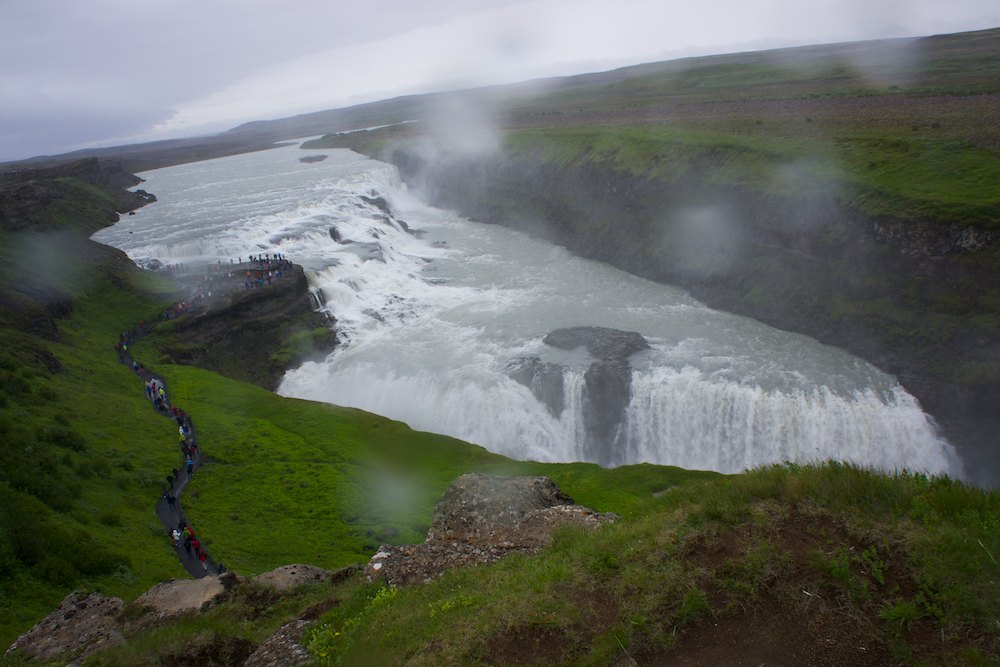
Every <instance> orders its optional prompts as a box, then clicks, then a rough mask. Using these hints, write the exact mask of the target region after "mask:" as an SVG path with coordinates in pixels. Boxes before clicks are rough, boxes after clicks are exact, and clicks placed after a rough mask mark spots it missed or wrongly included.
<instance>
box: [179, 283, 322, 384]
mask: <svg viewBox="0 0 1000 667" xmlns="http://www.w3.org/2000/svg"><path fill="white" fill-rule="evenodd" d="M237 282H238V281H237ZM333 324H334V320H333V319H332V318H330V317H329V316H327V315H324V314H322V313H319V312H317V311H315V310H313V300H312V297H311V295H310V290H309V283H308V280H307V279H306V275H305V272H304V271H303V269H302V267H301V266H299V265H297V264H296V265H292V268H291V269H290V270H289V271H288V272H287V273H286V274H285V275H283V276H282V277H281V278H280V279H276V280H274V282H273V283H272V284H270V285H268V286H267V287H266V288H261V289H245V288H243V287H242V286H240V285H237V286H236V287H235V288H234V289H233V290H231V291H225V292H224V293H222V294H216V296H215V297H214V298H213V299H211V300H210V302H209V303H208V305H207V307H206V308H205V309H203V310H198V311H196V312H194V313H192V314H191V315H187V316H184V317H182V318H180V319H178V320H177V321H176V322H175V323H174V324H173V326H172V327H171V329H170V334H169V335H168V336H166V337H164V338H163V339H162V340H161V343H160V345H159V347H160V349H161V350H162V351H163V353H164V355H165V357H166V359H167V360H169V361H170V362H171V363H179V364H187V365H191V366H198V367H200V368H207V369H210V370H214V371H218V372H220V373H222V374H223V375H227V376H229V377H232V378H236V379H238V380H244V381H246V382H253V383H254V384H257V385H259V386H261V387H264V388H265V389H274V388H276V387H277V385H278V383H279V381H280V380H281V376H282V375H283V374H284V372H285V371H286V370H287V369H288V368H290V367H292V366H295V365H297V364H299V363H302V362H303V361H305V360H306V359H309V358H312V357H316V356H322V355H326V354H328V353H329V352H330V351H331V350H332V349H333V347H334V346H335V345H336V342H337V339H336V335H335V334H334V333H333V331H332V329H331V327H332V326H333Z"/></svg>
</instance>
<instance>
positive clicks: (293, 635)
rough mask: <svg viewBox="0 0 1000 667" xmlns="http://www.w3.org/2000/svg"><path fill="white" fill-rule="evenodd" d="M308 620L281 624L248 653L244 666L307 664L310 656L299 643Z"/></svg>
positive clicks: (310, 660)
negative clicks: (254, 649) (255, 648)
mask: <svg viewBox="0 0 1000 667" xmlns="http://www.w3.org/2000/svg"><path fill="white" fill-rule="evenodd" d="M308 626H309V621H303V620H298V621H292V622H291V623H286V624H285V625H283V626H281V628H279V629H278V631H277V632H275V633H274V634H273V635H271V636H270V637H268V638H267V639H266V640H264V643H263V644H261V645H260V646H259V647H258V648H257V650H256V651H254V652H253V653H252V654H250V657H249V658H247V661H246V662H245V663H243V665H244V667H286V666H289V667H290V666H293V665H308V664H309V663H310V662H312V659H313V658H312V656H311V655H310V654H309V651H307V650H306V649H305V648H304V647H303V646H302V644H301V639H302V633H304V632H305V630H306V628H307V627H308Z"/></svg>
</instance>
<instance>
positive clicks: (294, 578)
mask: <svg viewBox="0 0 1000 667" xmlns="http://www.w3.org/2000/svg"><path fill="white" fill-rule="evenodd" d="M332 576H333V573H332V572H330V571H329V570H324V569H323V568H321V567H316V566H315V565H303V564H297V565H282V566H281V567H279V568H275V569H273V570H271V571H270V572H265V573H263V574H258V575H257V576H256V577H254V578H253V580H252V581H253V582H254V583H255V584H260V585H262V586H268V587H270V588H273V589H274V590H276V591H287V590H290V589H292V588H297V587H299V586H305V585H306V584H317V583H321V582H324V581H330V579H331V578H332Z"/></svg>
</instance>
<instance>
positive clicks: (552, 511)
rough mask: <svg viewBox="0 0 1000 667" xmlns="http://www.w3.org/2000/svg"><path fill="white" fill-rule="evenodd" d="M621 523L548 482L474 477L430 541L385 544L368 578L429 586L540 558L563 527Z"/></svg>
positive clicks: (437, 514)
mask: <svg viewBox="0 0 1000 667" xmlns="http://www.w3.org/2000/svg"><path fill="white" fill-rule="evenodd" d="M616 518H617V516H616V515H614V514H611V513H604V514H602V513H600V512H596V511H594V510H592V509H590V508H587V507H583V506H581V505H576V504H574V503H573V499H572V498H570V497H569V496H567V495H566V494H564V493H563V492H562V491H560V490H559V487H558V486H557V485H556V483H555V482H553V481H552V480H551V479H549V478H548V477H495V476H492V475H482V474H478V473H470V474H467V475H462V476H461V477H459V478H458V479H457V480H455V482H454V483H453V484H452V485H451V486H450V487H449V488H448V490H447V491H446V492H445V494H444V497H443V498H442V499H441V501H440V502H439V503H438V506H437V508H436V509H435V510H434V519H433V522H432V524H431V528H430V530H429V531H428V533H427V541H426V542H424V543H423V544H414V545H405V546H398V547H397V546H389V545H383V546H382V547H380V548H379V550H378V553H376V554H375V555H374V556H373V557H372V559H371V561H370V562H369V563H368V565H367V566H366V568H365V575H366V576H367V577H368V579H369V580H375V579H382V580H384V581H385V582H386V583H389V584H393V585H406V584H412V583H418V582H426V581H430V580H431V579H434V578H435V577H437V576H439V575H441V574H442V573H443V572H445V571H446V570H449V569H451V568H454V567H461V566H464V565H474V564H483V563H493V562H496V561H498V560H500V559H501V558H503V557H504V556H507V555H510V554H512V553H529V554H530V553H536V552H538V551H540V550H541V549H543V548H545V547H547V546H548V545H550V544H551V543H552V535H553V533H554V532H555V530H556V529H557V528H559V527H560V526H565V525H577V526H582V527H585V528H597V527H599V526H601V525H604V524H606V523H609V522H611V521H614V520H615V519H616Z"/></svg>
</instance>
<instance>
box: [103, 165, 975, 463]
mask: <svg viewBox="0 0 1000 667" xmlns="http://www.w3.org/2000/svg"><path fill="white" fill-rule="evenodd" d="M328 154H329V157H328V159H326V160H324V161H322V162H313V163H308V164H306V163H301V162H299V160H298V158H299V157H300V156H301V152H300V151H298V149H297V148H295V147H287V148H280V149H275V150H271V151H265V152H261V153H252V154H246V155H240V156H234V157H229V158H223V159H219V160H210V161H206V162H199V163H195V164H190V165H182V166H178V167H170V168H166V169H161V170H157V171H153V172H148V173H146V174H143V176H144V178H146V179H147V181H148V182H147V183H146V184H145V185H143V187H144V188H145V189H147V190H149V191H151V192H154V193H156V195H157V197H158V198H159V201H158V202H157V203H155V204H153V205H150V206H147V207H146V208H143V209H140V210H139V211H138V212H137V214H136V215H135V216H129V217H126V218H123V220H122V221H121V222H119V223H118V224H116V225H115V226H113V227H111V228H108V229H105V230H102V231H101V232H98V233H97V234H95V236H94V238H95V239H96V240H98V241H101V242H104V243H109V244H111V245H115V246H117V247H119V248H122V249H123V250H125V251H126V252H127V253H128V254H129V255H130V256H131V257H132V258H133V259H135V260H136V261H139V262H143V261H149V260H152V259H156V260H159V261H160V262H163V263H166V264H176V263H186V264H196V263H207V262H215V261H220V260H221V261H223V262H228V261H229V260H230V259H236V258H237V257H246V256H247V255H249V254H256V253H260V252H271V251H279V252H282V253H284V254H285V255H286V256H288V257H289V258H291V259H293V261H296V262H298V263H300V264H302V265H303V266H305V267H306V269H307V271H308V274H309V277H310V280H311V281H312V283H313V286H314V287H315V288H316V289H317V290H318V292H317V293H318V294H321V295H322V299H324V300H325V308H326V309H328V310H329V311H330V313H331V314H333V315H334V316H335V317H336V318H337V320H338V334H339V336H340V338H341V340H342V343H343V344H342V346H341V347H340V349H338V350H337V351H336V352H335V353H333V354H332V355H331V356H330V357H329V358H327V359H325V360H324V361H322V362H310V363H306V364H304V365H303V366H301V367H300V368H297V369H295V370H292V371H289V372H288V373H287V374H286V376H285V378H284V381H283V382H282V384H281V387H280V389H279V392H280V393H282V394H284V395H288V396H297V397H302V398H310V399H314V400H320V401H327V402H331V403H336V404H340V405H348V406H354V407H359V408H362V409H365V410H369V411H371V412H376V413H379V414H383V415H386V416H389V417H392V418H395V419H400V420H403V421H405V422H407V423H409V424H410V425H411V426H413V427H414V428H417V429H421V430H429V431H435V432H439V433H446V434H449V435H453V436H456V437H459V438H462V439H465V440H468V441H471V442H476V443H479V444H482V445H484V446H486V447H488V448H489V449H491V450H493V451H496V452H500V453H502V454H506V455H508V456H512V457H515V458H521V459H536V460H544V461H576V460H590V461H595V462H598V463H601V464H604V465H621V464H626V463H636V462H641V461H647V462H652V463H661V464H670V465H678V466H682V467H686V468H701V469H714V470H719V471H723V472H735V471H739V470H742V469H745V468H747V467H752V466H756V465H761V464H765V463H770V462H779V461H799V462H806V461H816V460H825V459H831V458H832V459H840V460H849V461H853V462H856V463H859V464H862V465H868V466H875V467H878V468H882V469H895V468H903V467H906V468H909V469H918V470H926V471H929V472H932V473H949V474H952V475H961V469H960V467H959V465H958V464H957V462H956V459H955V457H954V454H953V452H952V449H951V447H950V446H949V445H948V443H946V442H944V441H943V440H942V439H941V438H940V437H939V436H938V434H937V432H936V429H935V427H934V425H933V423H932V422H931V421H930V420H929V418H928V417H927V416H926V415H925V414H924V413H923V412H922V410H921V409H920V407H919V405H918V404H917V402H916V401H915V400H914V399H913V397H912V396H910V395H909V394H907V393H906V392H905V391H904V390H903V389H902V388H901V387H900V386H899V385H898V383H896V382H895V380H894V379H893V378H891V377H890V376H888V375H886V374H885V373H882V372H881V371H879V370H878V369H876V368H874V367H873V366H871V365H870V364H867V363H866V362H864V361H862V360H860V359H858V358H856V357H853V356H851V355H849V354H847V353H845V352H843V351H841V350H838V349H835V348H830V347H826V346H823V345H820V344H819V343H817V342H816V341H814V340H812V339H809V338H806V337H804V336H799V335H796V334H791V333H787V332H782V331H778V330H775V329H772V328H770V327H767V326H764V325H762V324H760V323H758V322H755V321H753V320H750V319H747V318H744V317H739V316H734V315H730V314H727V313H722V312H718V311H713V310H711V309H709V308H706V307H705V306H703V305H701V304H700V303H698V302H696V301H694V300H693V299H691V298H690V297H689V296H688V295H687V294H686V293H684V292H683V291H681V290H678V289H675V288H672V287H669V286H665V285H661V284H657V283H651V282H649V281H645V280H642V279H639V278H636V277H634V276H631V275H628V274H625V273H623V272H621V271H618V270H616V269H613V268H611V267H609V266H606V265H603V264H600V263H597V262H592V261H589V260H584V259H580V258H576V257H573V256H571V255H570V254H569V253H567V252H566V251H565V250H564V249H562V248H560V247H557V246H553V245H551V244H549V243H546V242H543V241H538V240H534V239H531V238H529V237H527V236H525V235H523V234H519V233H517V232H513V231H511V230H509V229H506V228H503V227H499V226H491V225H482V224H478V223H473V222H470V221H468V220H465V219H462V218H461V217H459V216H457V215H455V214H453V213H450V212H447V211H442V210H439V209H434V208H430V207H428V206H426V205H424V204H423V203H421V202H420V201H419V200H418V199H416V198H415V197H413V196H412V195H411V194H410V193H408V192H407V191H406V189H405V187H403V186H401V184H400V183H399V180H398V175H397V174H396V171H395V169H394V168H393V167H391V166H390V165H386V164H383V163H380V162H376V161H372V160H368V159H365V158H362V157H359V156H357V155H355V154H353V153H350V152H348V151H329V152H328ZM625 332H634V333H631V334H629V333H625Z"/></svg>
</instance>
